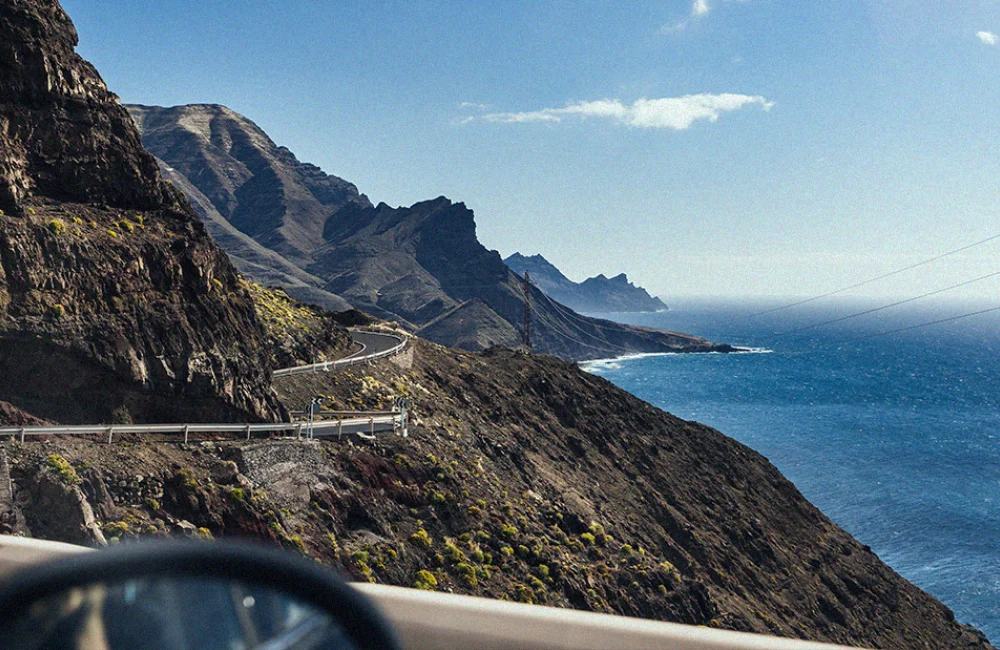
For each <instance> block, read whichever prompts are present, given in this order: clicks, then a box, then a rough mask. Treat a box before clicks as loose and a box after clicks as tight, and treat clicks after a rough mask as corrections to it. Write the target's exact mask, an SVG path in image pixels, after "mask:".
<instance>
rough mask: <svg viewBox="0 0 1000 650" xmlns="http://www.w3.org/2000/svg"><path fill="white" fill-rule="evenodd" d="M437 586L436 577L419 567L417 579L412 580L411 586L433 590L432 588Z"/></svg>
mask: <svg viewBox="0 0 1000 650" xmlns="http://www.w3.org/2000/svg"><path fill="white" fill-rule="evenodd" d="M437 586H438V581H437V578H435V577H434V574H433V573H431V572H430V571H427V570H426V569H421V570H420V571H417V579H416V580H415V581H414V582H413V587H414V588H415V589H423V590H424V591H434V588H435V587H437Z"/></svg>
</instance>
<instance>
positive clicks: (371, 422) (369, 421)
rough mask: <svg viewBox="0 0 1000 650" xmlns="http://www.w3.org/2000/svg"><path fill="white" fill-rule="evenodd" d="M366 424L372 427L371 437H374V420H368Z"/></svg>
mask: <svg viewBox="0 0 1000 650" xmlns="http://www.w3.org/2000/svg"><path fill="white" fill-rule="evenodd" d="M368 424H370V425H371V427H372V435H373V436H374V435H375V418H368Z"/></svg>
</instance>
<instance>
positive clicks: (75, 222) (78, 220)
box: [73, 217, 83, 226]
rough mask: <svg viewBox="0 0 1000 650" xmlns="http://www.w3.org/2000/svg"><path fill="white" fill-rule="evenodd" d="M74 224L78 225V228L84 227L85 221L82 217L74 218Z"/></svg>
mask: <svg viewBox="0 0 1000 650" xmlns="http://www.w3.org/2000/svg"><path fill="white" fill-rule="evenodd" d="M73 223H74V224H76V225H78V226H82V225H83V219H81V218H80V217H73Z"/></svg>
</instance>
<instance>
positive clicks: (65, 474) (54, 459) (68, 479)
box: [45, 454, 82, 485]
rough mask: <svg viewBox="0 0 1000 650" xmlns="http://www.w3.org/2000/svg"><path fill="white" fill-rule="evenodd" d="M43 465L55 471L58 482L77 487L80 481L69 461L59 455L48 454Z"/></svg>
mask: <svg viewBox="0 0 1000 650" xmlns="http://www.w3.org/2000/svg"><path fill="white" fill-rule="evenodd" d="M45 464H46V465H48V466H49V467H51V468H52V469H54V470H55V471H56V474H57V475H58V476H59V480H60V481H62V482H63V483H65V484H66V485H79V484H80V483H81V482H82V481H81V479H80V476H79V474H77V473H76V470H75V469H73V466H72V465H70V464H69V461H68V460H66V459H65V458H63V457H62V456H60V455H59V454H49V455H48V456H47V457H46V458H45Z"/></svg>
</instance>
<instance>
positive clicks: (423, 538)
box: [410, 528, 432, 549]
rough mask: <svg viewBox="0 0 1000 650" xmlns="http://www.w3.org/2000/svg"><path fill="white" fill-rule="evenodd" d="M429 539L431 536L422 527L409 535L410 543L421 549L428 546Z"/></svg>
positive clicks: (429, 544) (429, 545)
mask: <svg viewBox="0 0 1000 650" xmlns="http://www.w3.org/2000/svg"><path fill="white" fill-rule="evenodd" d="M431 541H432V540H431V536H430V535H428V534H427V531H426V530H424V529H423V528H421V529H420V530H418V531H417V532H415V533H413V534H412V535H410V543H411V544H413V545H414V546H417V547H419V548H422V549H428V548H430V547H431Z"/></svg>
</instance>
